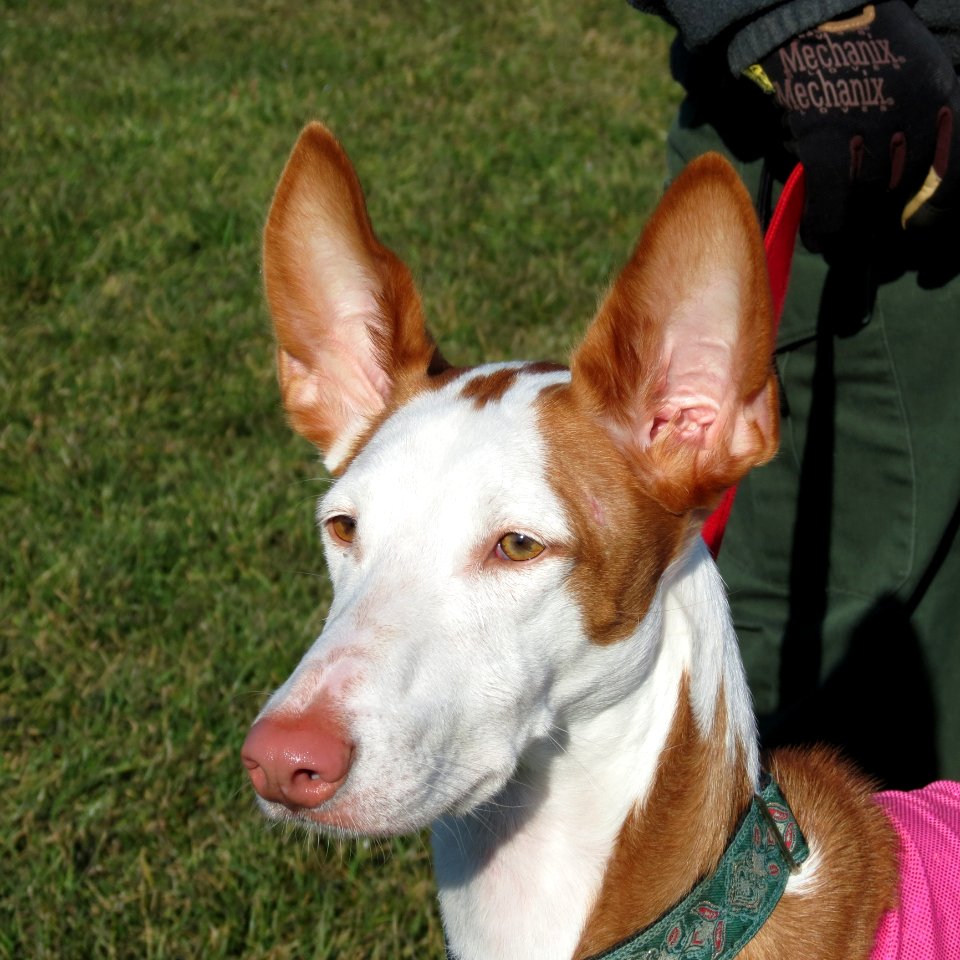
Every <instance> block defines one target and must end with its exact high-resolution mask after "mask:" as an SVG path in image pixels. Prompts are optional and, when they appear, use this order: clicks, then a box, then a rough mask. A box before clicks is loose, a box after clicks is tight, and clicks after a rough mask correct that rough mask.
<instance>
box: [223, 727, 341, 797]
mask: <svg viewBox="0 0 960 960" xmlns="http://www.w3.org/2000/svg"><path fill="white" fill-rule="evenodd" d="M240 755H241V756H242V757H243V763H244V766H246V768H247V773H249V775H250V779H251V780H252V781H253V788H254V790H256V791H257V793H259V794H260V796H261V797H263V799H264V800H272V801H274V802H275V803H282V804H284V805H285V806H288V807H291V808H298V807H308V808H310V807H316V806H319V805H320V804H321V803H323V802H324V800H329V799H330V797H332V796H333V795H334V794H335V793H336V792H337V790H339V789H340V787H341V786H342V785H343V782H344V780H346V779H347V774H348V773H349V772H350V764H351V763H352V762H353V744H352V743H349V742H348V741H347V740H346V739H345V737H344V736H342V734H341V733H340V732H339V731H337V730H336V729H335V727H334V726H332V725H331V723H330V720H329V718H324V717H320V716H318V715H317V714H309V713H308V714H301V715H296V716H291V715H284V714H280V715H277V716H266V717H262V718H261V719H260V720H258V721H257V722H256V723H255V724H254V725H253V726H252V727H251V728H250V732H249V733H248V734H247V739H246V741H245V742H244V744H243V749H242V750H241V754H240Z"/></svg>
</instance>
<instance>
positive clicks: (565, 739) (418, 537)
mask: <svg viewBox="0 0 960 960" xmlns="http://www.w3.org/2000/svg"><path fill="white" fill-rule="evenodd" d="M503 366H505V365H500V366H488V367H483V368H480V369H479V370H478V371H476V372H475V373H474V374H473V376H482V375H486V374H489V373H491V372H493V371H494V370H497V369H501V368H502V367H503ZM568 376H569V375H568V374H566V373H562V372H561V373H549V374H543V373H539V374H532V373H521V374H520V376H519V377H518V379H517V381H516V382H515V383H514V385H512V386H511V388H510V389H509V390H508V392H507V393H506V395H505V397H504V398H503V400H502V401H499V402H496V401H495V402H491V403H488V404H486V405H484V406H481V407H480V408H478V407H477V406H476V405H475V404H474V403H473V402H472V401H471V400H469V399H465V398H464V397H463V396H462V395H461V391H462V390H463V387H464V384H465V382H466V379H467V378H460V379H457V380H454V381H452V382H451V383H450V384H448V385H447V386H446V387H444V388H443V389H441V390H439V391H436V392H428V393H425V394H422V395H420V396H418V397H416V398H415V399H414V400H413V401H411V402H410V403H409V404H408V405H406V406H405V407H403V408H401V409H400V410H399V411H398V412H397V413H396V414H394V415H393V416H392V417H391V418H390V419H388V420H387V421H386V423H385V424H384V425H383V426H382V427H381V428H380V429H379V430H378V431H377V433H376V434H375V435H374V437H373V438H372V440H371V441H370V443H369V444H368V445H367V446H366V447H365V448H364V449H363V450H362V451H361V452H360V454H359V455H358V456H357V458H356V459H355V460H354V462H353V463H352V464H351V465H350V467H349V468H348V469H347V471H346V472H345V474H344V475H343V477H342V478H341V479H340V480H339V481H337V483H336V484H334V486H333V487H332V488H331V489H330V491H329V492H328V493H327V495H326V496H325V497H324V498H323V499H322V500H321V502H320V504H319V505H318V510H317V514H318V519H319V521H320V523H321V526H322V525H323V524H324V523H325V522H326V521H328V520H329V519H331V518H332V517H335V516H337V515H342V514H346V515H349V516H351V517H354V518H355V519H356V521H357V536H356V539H355V540H354V542H353V543H352V544H350V545H346V544H343V543H339V542H337V541H336V540H335V539H333V538H332V537H331V536H330V535H328V534H326V533H325V534H324V542H325V546H326V551H327V559H328V563H329V569H330V573H331V577H332V579H333V584H334V588H335V599H334V602H333V605H332V607H331V610H330V615H329V619H328V621H327V624H326V626H325V628H324V630H323V633H322V634H321V636H320V637H319V638H318V640H317V641H316V642H315V644H314V645H313V646H312V647H311V649H310V650H309V651H308V652H307V654H306V656H305V657H304V658H303V660H302V662H301V663H300V665H299V666H298V667H297V669H296V671H295V672H294V673H293V675H292V676H291V677H290V679H289V680H288V681H287V683H286V684H284V686H283V687H281V688H280V689H279V690H278V691H277V692H276V694H274V696H273V697H272V698H271V700H270V702H269V703H268V704H267V706H266V707H265V710H264V713H270V712H273V711H279V710H283V711H294V712H296V711H302V710H304V709H305V708H306V707H307V706H309V705H310V704H311V703H317V702H319V701H321V700H326V701H327V702H328V703H331V704H333V705H334V706H335V708H336V710H337V711H338V712H339V713H340V714H341V715H342V717H343V718H344V720H345V725H346V728H347V730H348V731H349V735H350V736H351V738H352V740H353V742H354V743H355V744H356V752H355V758H354V762H353V766H352V768H351V770H350V774H349V777H348V778H347V780H346V782H345V784H344V785H343V786H342V787H341V789H340V790H339V791H338V792H336V793H335V794H334V795H333V796H332V797H331V798H330V799H329V800H328V801H326V802H325V803H324V804H322V805H321V806H320V807H318V808H316V809H315V810H313V811H310V812H309V813H300V814H291V813H290V812H289V811H288V810H287V809H286V808H285V807H283V806H281V805H279V804H273V803H268V802H266V801H263V803H262V805H263V807H264V809H265V810H266V811H267V812H268V813H269V814H270V815H272V816H275V817H286V818H290V817H299V818H300V819H303V820H311V821H314V822H318V823H321V824H323V825H324V826H326V827H328V828H330V827H333V828H341V829H343V830H344V831H346V832H348V833H364V834H394V833H402V832H407V831H412V830H417V829H420V828H422V827H424V826H426V825H428V824H434V828H433V846H434V852H435V860H436V873H437V881H438V885H439V891H440V904H441V909H442V913H443V919H444V926H445V928H446V931H447V935H448V938H449V941H450V943H451V945H452V948H453V950H454V951H455V953H456V955H457V957H458V958H459V960H511V958H524V960H538V958H543V960H546V958H557V957H564V956H569V955H571V954H572V952H573V950H574V948H575V946H576V943H577V941H578V939H579V936H580V932H581V930H582V927H583V924H584V921H585V919H586V917H587V914H588V911H589V910H590V908H591V906H592V903H593V900H594V898H595V896H596V893H597V891H598V889H599V886H600V883H601V881H602V877H603V873H604V866H605V863H606V860H607V859H608V857H609V855H610V853H611V851H612V849H613V845H614V842H615V840H616V837H617V834H618V832H619V830H620V828H621V826H622V824H623V822H624V820H625V819H626V817H627V816H628V815H629V813H630V811H631V810H632V809H633V808H634V806H635V805H637V804H642V803H643V801H644V799H645V797H646V795H647V793H648V791H649V789H650V787H651V785H652V783H653V779H654V775H655V773H656V770H657V765H658V762H659V758H660V754H661V752H662V749H663V746H664V743H665V740H666V738H667V736H668V733H669V730H670V727H671V724H672V720H673V716H674V710H675V706H676V702H677V690H678V687H679V685H680V683H681V680H682V678H683V676H684V674H687V675H688V676H689V677H690V682H691V694H692V703H693V708H694V713H695V717H696V719H697V722H698V723H699V725H700V726H701V728H702V729H703V731H704V732H705V733H707V732H709V731H710V729H711V727H712V724H713V721H714V716H715V712H716V711H715V705H716V701H717V697H718V696H719V695H720V693H721V691H722V692H723V694H724V696H725V697H726V700H727V703H728V706H729V716H728V722H727V744H726V746H727V749H728V751H730V755H731V756H733V755H734V751H736V750H743V751H744V755H745V757H746V761H747V765H748V769H749V771H750V773H751V775H752V776H754V777H755V776H756V772H757V763H758V761H757V753H756V747H755V732H754V720H753V712H752V710H751V706H750V699H749V693H748V692H747V689H746V684H745V681H744V677H743V670H742V666H741V664H740V659H739V656H738V654H737V650H736V638H735V636H734V634H733V629H732V626H731V624H730V619H729V613H728V610H727V602H726V597H725V594H724V590H723V585H722V583H721V581H720V578H719V574H718V573H717V571H716V568H715V566H714V565H713V563H712V561H711V560H710V558H709V556H708V555H707V552H706V550H705V548H704V547H703V544H702V542H701V541H700V540H699V539H697V541H696V542H695V543H693V544H692V545H691V546H690V548H689V549H688V550H687V551H686V553H685V554H684V555H683V556H682V557H681V558H679V559H678V560H677V561H676V562H675V563H674V564H673V565H672V567H671V568H670V570H669V571H668V572H667V575H666V576H665V577H664V578H663V581H662V583H661V585H660V588H659V591H658V593H657V596H656V598H655V600H654V602H653V604H652V606H651V609H650V611H649V613H648V615H647V616H646V617H645V619H644V620H643V622H642V623H640V624H639V626H638V628H637V630H636V632H635V634H634V635H633V636H631V637H628V638H627V639H625V640H622V641H620V642H618V643H613V644H610V645H607V646H599V645H596V644H593V643H591V642H590V640H589V638H588V636H587V634H586V631H585V628H584V625H583V620H582V613H581V610H580V609H579V607H578V605H577V602H576V601H575V599H574V598H573V596H572V594H571V590H570V587H569V582H568V578H569V574H570V561H569V560H567V559H566V558H565V555H564V554H563V551H562V549H559V548H560V547H561V546H562V544H563V543H564V542H566V541H568V540H569V538H570V537H571V536H572V531H571V527H570V523H569V519H568V516H567V513H566V508H565V505H564V504H563V503H562V502H561V501H560V500H559V499H558V498H557V496H556V495H555V494H554V493H553V491H552V489H551V487H550V485H549V483H548V481H547V477H546V475H545V473H544V469H545V463H546V457H547V452H546V445H545V443H544V438H543V436H542V435H541V432H540V431H541V424H540V423H539V422H538V418H537V413H536V406H535V402H536V400H537V397H538V396H539V394H540V392H541V391H542V390H543V389H544V387H546V386H548V385H551V384H555V383H558V382H565V381H566V380H567V379H568ZM511 531H519V532H522V533H526V534H528V535H530V536H532V537H534V538H536V539H537V540H539V541H540V542H541V543H543V544H544V545H545V546H546V550H545V551H544V553H543V554H542V555H541V556H539V557H538V558H537V559H536V560H535V561H528V562H525V563H511V562H509V561H505V560H503V559H498V558H497V556H496V544H497V542H498V540H499V539H500V538H501V537H502V536H503V535H504V534H505V533H508V532H511ZM552 547H553V548H557V549H553V550H552V549H551V548H552ZM693 664H696V669H692V665H693Z"/></svg>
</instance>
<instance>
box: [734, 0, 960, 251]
mask: <svg viewBox="0 0 960 960" xmlns="http://www.w3.org/2000/svg"><path fill="white" fill-rule="evenodd" d="M746 72H747V74H748V76H750V77H751V78H752V79H753V80H755V81H756V82H757V83H758V84H760V86H761V87H764V89H766V90H767V92H769V93H772V94H773V95H774V96H775V97H776V99H777V102H778V103H779V105H780V106H781V107H782V108H783V109H784V111H785V112H786V121H787V125H788V127H789V131H790V136H789V137H788V138H787V141H788V142H787V146H788V149H790V150H791V151H792V152H793V153H795V154H796V156H797V158H798V159H799V160H800V162H801V163H802V164H803V165H804V168H805V169H806V174H807V202H806V207H805V209H804V214H803V221H802V223H801V226H800V235H801V238H802V239H803V242H804V243H805V244H806V245H807V246H808V247H809V248H811V249H814V250H819V249H831V248H834V247H836V246H837V245H838V244H839V243H844V242H850V241H854V240H855V239H856V238H857V237H859V236H863V235H864V234H869V233H873V232H876V231H882V230H885V229H888V228H889V226H890V225H891V224H896V223H897V222H899V223H901V224H902V225H903V226H904V227H907V226H909V227H910V228H914V227H927V226H930V225H932V224H933V223H935V222H936V221H937V220H938V219H942V217H943V215H944V214H945V213H946V212H947V211H948V210H950V209H951V208H953V209H955V207H956V204H957V201H958V200H960V146H958V139H960V115H958V111H960V84H958V82H957V76H956V74H955V73H954V69H953V65H952V64H951V63H950V61H949V60H948V59H947V56H946V54H945V53H944V51H943V49H942V47H941V46H940V44H939V43H938V42H937V41H936V39H935V38H934V37H933V36H932V35H931V34H930V32H929V31H928V30H927V28H926V27H925V26H924V25H923V24H922V23H921V22H920V20H919V19H917V17H916V15H915V14H914V13H913V11H912V10H911V9H910V7H908V6H907V4H906V3H904V2H902V0H886V2H883V3H877V4H872V5H869V6H866V7H864V8H863V10H862V11H860V12H858V13H856V14H855V15H852V16H850V17H849V18H847V19H844V20H833V21H831V22H829V23H825V24H822V25H821V26H819V27H816V28H815V29H813V30H809V31H807V32H806V33H803V34H800V35H799V36H798V37H795V38H794V39H792V40H790V41H788V42H787V43H785V44H784V45H783V46H781V47H778V48H777V49H776V50H774V51H773V52H772V53H770V54H768V55H767V56H766V57H765V58H764V59H763V60H762V61H761V62H760V64H758V65H756V66H754V67H750V68H749V69H748V70H747V71H746Z"/></svg>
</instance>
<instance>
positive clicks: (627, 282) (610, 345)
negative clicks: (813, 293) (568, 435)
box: [571, 154, 778, 512]
mask: <svg viewBox="0 0 960 960" xmlns="http://www.w3.org/2000/svg"><path fill="white" fill-rule="evenodd" d="M773 338H774V327H773V317H772V310H771V304H770V290H769V284H768V280H767V273H766V261H765V259H764V251H763V241H762V238H761V235H760V229H759V226H758V224H757V219H756V216H755V214H754V211H753V207H752V204H751V202H750V197H749V196H748V194H747V192H746V190H745V189H744V187H743V185H742V184H741V182H740V180H739V178H738V177H737V175H736V173H735V172H734V170H733V168H732V167H731V166H730V165H729V164H728V163H727V161H726V160H724V159H723V158H722V157H720V156H718V155H716V154H712V155H707V156H705V157H702V158H700V159H698V160H697V161H695V162H694V163H692V164H690V166H688V167H687V169H686V170H684V172H683V173H682V174H681V175H680V176H679V177H678V178H677V180H676V181H675V182H674V183H673V185H672V186H671V187H670V189H669V190H668V191H667V193H666V195H665V196H664V198H663V200H662V201H661V203H660V205H659V207H658V208H657V210H656V211H655V212H654V214H653V216H652V217H651V219H650V222H649V223H648V225H647V228H646V229H645V231H644V233H643V236H642V237H641V239H640V242H639V244H638V245H637V248H636V250H635V252H634V254H633V257H632V259H631V260H630V262H629V263H628V264H627V266H626V267H625V268H624V270H623V272H622V273H621V274H620V276H619V278H618V279H617V281H616V282H615V283H614V285H613V288H612V289H611V291H610V293H609V294H608V295H607V297H606V299H605V300H604V302H603V303H602V304H601V306H600V310H599V313H598V314H597V317H596V318H595V320H594V322H593V325H592V326H591V327H590V329H589V330H588V332H587V334H586V337H585V338H584V341H583V343H582V344H581V345H580V347H579V348H578V349H577V351H576V352H575V354H574V357H573V360H572V363H571V367H572V372H573V386H574V389H575V390H577V391H579V393H580V394H581V396H582V398H583V401H584V402H585V403H586V404H587V405H588V407H589V408H590V409H592V411H593V412H594V415H595V416H596V417H598V419H600V420H601V422H603V423H604V424H605V426H606V427H607V429H608V431H609V432H610V434H611V435H612V436H613V438H614V440H615V442H616V443H617V444H618V446H620V448H621V449H622V450H624V451H625V453H626V454H627V456H628V458H629V459H630V462H631V463H632V464H633V466H634V468H635V470H636V471H637V473H638V475H639V476H641V477H642V478H643V479H644V481H645V482H646V483H647V484H648V486H649V490H650V492H651V494H652V495H653V496H654V497H655V498H656V499H657V500H658V501H659V502H660V503H662V504H663V505H664V506H665V507H666V508H667V509H668V510H671V511H673V512H685V511H688V510H696V509H701V508H704V509H705V508H710V507H712V506H713V505H714V504H715V502H716V500H717V498H718V496H719V495H720V493H721V492H722V491H723V490H724V489H725V488H726V487H728V486H730V485H732V484H733V483H735V482H736V481H737V480H738V479H739V478H740V477H741V476H742V475H743V474H744V473H746V471H747V470H749V469H750V468H751V467H752V466H754V465H756V464H759V463H762V462H763V461H765V460H768V459H769V458H770V457H771V456H773V454H774V452H775V450H776V446H777V438H778V416H777V391H776V382H775V379H774V376H773V367H772V362H771V356H772V351H773Z"/></svg>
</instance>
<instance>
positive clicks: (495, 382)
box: [460, 367, 520, 410]
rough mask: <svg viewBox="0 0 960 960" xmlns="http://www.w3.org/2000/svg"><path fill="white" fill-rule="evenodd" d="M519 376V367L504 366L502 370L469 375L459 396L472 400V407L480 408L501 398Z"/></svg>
mask: <svg viewBox="0 0 960 960" xmlns="http://www.w3.org/2000/svg"><path fill="white" fill-rule="evenodd" d="M519 376H520V368H519V367H505V368H503V369H502V370H494V372H493V373H485V374H481V375H479V376H476V377H471V379H470V380H468V381H467V383H466V384H464V387H463V389H462V390H461V391H460V396H462V397H463V398H464V399H466V400H472V401H473V405H474V407H475V408H476V409H477V410H481V409H482V408H483V407H485V406H486V405H487V404H488V403H495V402H496V401H498V400H502V399H503V395H504V394H505V393H506V392H507V391H508V390H509V389H510V388H511V387H512V386H513V385H514V383H516V381H517V377H519Z"/></svg>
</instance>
